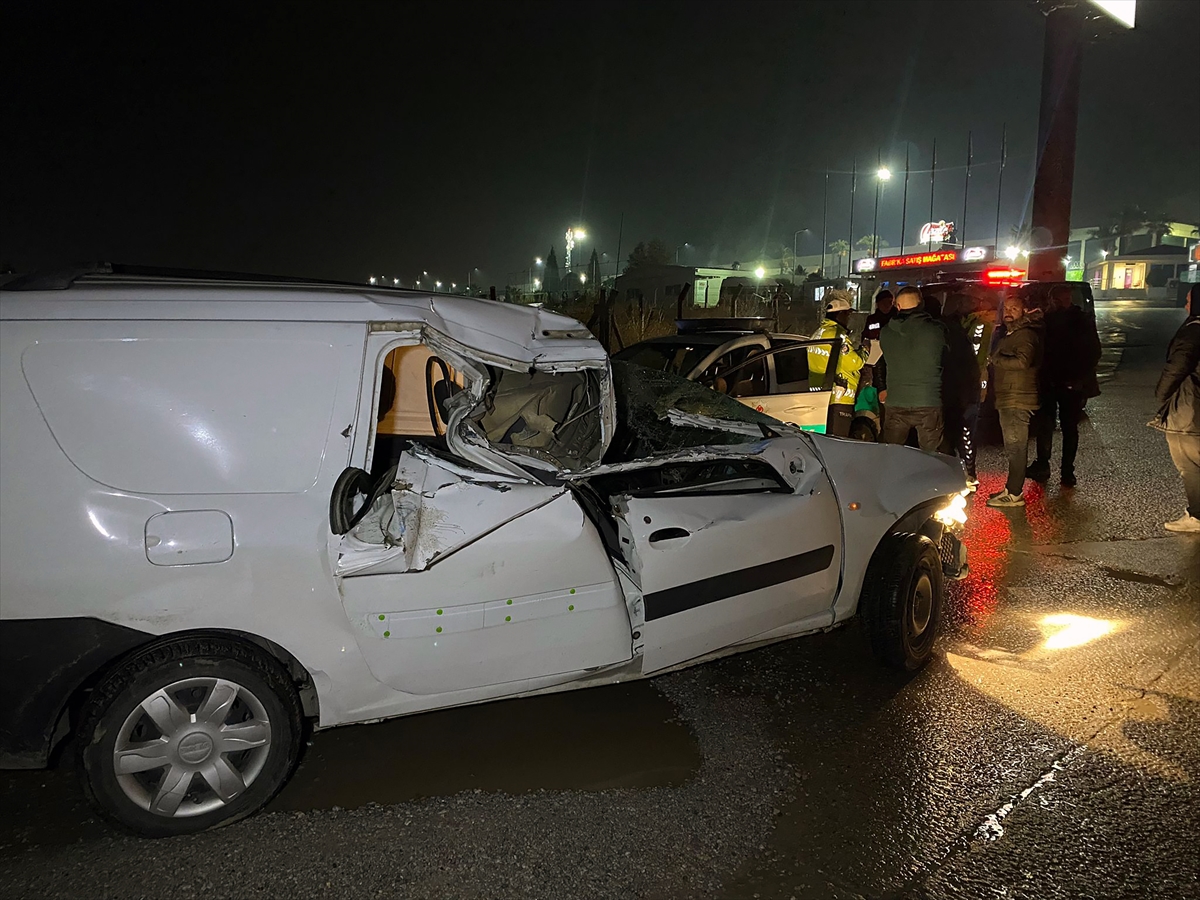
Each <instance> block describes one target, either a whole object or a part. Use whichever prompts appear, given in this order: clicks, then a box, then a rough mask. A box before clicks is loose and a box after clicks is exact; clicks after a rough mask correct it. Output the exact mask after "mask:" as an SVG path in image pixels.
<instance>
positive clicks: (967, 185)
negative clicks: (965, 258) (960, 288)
mask: <svg viewBox="0 0 1200 900" xmlns="http://www.w3.org/2000/svg"><path fill="white" fill-rule="evenodd" d="M974 156H975V153H974V149H973V147H972V144H971V132H969V131H968V132H967V175H966V180H965V181H964V182H963V216H962V231H961V232H959V234H960V237H959V241H958V242H959V244H961V245H962V246H963V247H965V246H967V197H968V195H970V193H971V161H972V159H973V157H974Z"/></svg>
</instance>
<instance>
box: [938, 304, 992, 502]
mask: <svg viewBox="0 0 1200 900" xmlns="http://www.w3.org/2000/svg"><path fill="white" fill-rule="evenodd" d="M973 307H974V303H973V301H972V299H971V298H970V297H968V296H967V295H966V294H962V293H959V294H952V295H951V296H950V297H949V298H948V299H947V300H946V304H945V306H943V307H942V320H941V321H942V325H944V326H945V328H946V367H945V369H944V371H943V372H942V405H943V408H944V411H945V419H946V435H945V437H944V438H943V439H942V451H943V452H944V453H949V454H954V455H956V456H958V458H959V459H961V460H962V464H963V469H965V470H966V473H967V482H968V484H969V485H972V486H975V485H978V483H979V481H978V479H977V478H976V477H975V426H976V423H977V422H978V420H979V400H980V387H981V385H982V384H983V379H982V377H981V375H980V368H979V356H978V353H977V351H976V349H975V346H974V344H973V343H972V335H973V333H974V329H972V330H971V331H968V327H967V316H968V315H970V313H971V312H972V311H973Z"/></svg>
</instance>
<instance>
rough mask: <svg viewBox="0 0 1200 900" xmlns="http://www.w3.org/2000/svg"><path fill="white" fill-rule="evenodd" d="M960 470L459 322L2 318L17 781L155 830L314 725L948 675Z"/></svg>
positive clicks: (190, 300) (0, 650)
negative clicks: (660, 683) (694, 670)
mask: <svg viewBox="0 0 1200 900" xmlns="http://www.w3.org/2000/svg"><path fill="white" fill-rule="evenodd" d="M965 488H966V484H965V480H964V476H963V472H962V469H961V467H960V465H959V464H958V463H957V461H955V460H952V459H949V458H946V457H939V456H935V455H931V454H925V453H921V452H919V451H916V450H911V449H908V448H904V447H893V446H877V445H871V444H864V443H859V442H849V441H840V440H837V439H833V438H826V437H823V436H814V435H807V434H804V433H802V432H801V431H799V430H798V429H794V428H790V427H788V426H785V425H782V424H780V423H779V422H776V421H775V420H773V419H770V418H768V417H766V416H764V415H762V414H760V413H757V412H756V411H754V410H752V409H749V408H747V407H746V406H744V405H742V404H740V403H738V402H737V401H736V400H731V399H729V398H726V397H723V396H721V395H718V394H716V393H713V392H711V391H708V390H707V389H705V388H703V387H701V386H699V385H695V384H692V383H690V382H687V381H685V380H683V379H679V378H675V377H674V376H671V375H669V374H666V373H662V372H652V371H651V370H648V369H643V368H641V367H638V366H633V365H630V364H627V363H610V361H609V359H608V357H607V356H606V354H605V353H604V350H603V348H602V347H601V346H600V345H599V344H598V343H597V342H596V341H595V340H594V339H593V338H592V336H591V335H590V334H588V332H587V331H586V330H585V329H584V328H583V326H581V325H580V324H579V323H578V322H576V321H574V320H572V319H568V318H565V317H563V316H560V315H556V314H554V313H551V312H548V311H545V310H539V309H532V308H527V307H521V306H514V305H509V304H504V303H496V302H492V301H486V300H476V299H468V298H462V297H454V296H448V295H440V294H439V295H432V296H431V295H428V294H422V293H417V292H410V291H399V290H385V289H375V288H365V287H359V286H350V285H327V284H313V283H302V282H287V281H281V280H255V279H252V278H229V277H224V278H212V277H208V278H206V277H199V276H195V275H180V274H170V273H158V274H154V273H147V272H145V271H144V270H143V271H139V272H136V273H135V272H133V271H132V270H121V269H119V268H114V267H103V268H102V269H100V270H98V271H91V272H87V273H81V272H74V273H67V274H64V275H55V276H27V277H25V278H21V279H17V280H16V281H13V282H11V283H9V284H8V285H5V286H4V287H3V288H2V289H0V675H2V676H3V680H4V684H5V691H4V693H3V695H0V764H3V765H6V766H17V767H39V766H44V765H46V764H47V762H48V760H49V757H50V754H51V751H52V749H53V748H54V746H55V745H56V743H58V742H59V741H61V740H62V739H64V738H65V737H67V736H68V735H71V736H73V737H74V739H75V740H76V741H77V745H78V748H79V749H78V754H77V756H78V759H79V768H80V775H81V777H82V779H83V783H84V785H85V789H86V792H87V794H88V796H89V798H90V799H91V800H92V801H93V802H94V804H95V805H96V807H97V808H98V809H99V810H100V811H101V812H103V813H104V814H105V815H107V816H108V817H109V818H110V819H112V820H113V821H115V822H118V823H120V824H122V825H123V826H125V827H127V828H130V829H132V830H134V831H136V832H138V833H141V834H145V835H152V836H158V835H171V834H179V833H184V832H190V831H196V830H200V829H204V828H210V827H213V826H216V825H219V824H223V823H227V822H230V821H233V820H235V819H238V818H240V817H243V816H246V815H248V814H250V813H252V812H254V811H255V810H256V809H259V808H260V807H262V806H263V804H265V803H266V802H267V801H268V800H269V799H270V798H271V797H272V796H273V795H274V793H275V792H276V791H278V790H279V788H280V787H281V786H282V785H283V783H284V782H285V781H286V780H287V778H288V777H289V775H290V773H291V771H292V769H293V767H294V765H295V763H296V760H297V758H298V754H299V748H300V746H301V744H302V735H303V729H304V727H305V725H306V723H311V724H312V725H313V726H314V727H317V728H328V727H331V726H336V725H341V724H346V723H352V722H365V721H369V720H377V719H381V718H386V717H390V716H397V715H404V714H408V713H415V712H420V711H423V710H429V709H436V708H442V707H449V706H455V705H460V704H466V703H475V702H480V701H485V700H490V699H494V698H499V697H512V696H518V695H527V694H534V693H539V692H544V691H552V690H563V689H568V688H572V687H583V686H588V685H595V684H605V683H612V682H617V681H623V680H628V679H631V678H638V677H643V676H647V675H653V674H657V673H660V672H663V671H667V670H669V669H673V668H678V667H680V666H683V665H687V664H691V663H694V662H699V661H703V660H705V659H711V658H713V657H716V656H720V655H722V654H726V653H730V652H736V651H737V650H741V649H747V648H749V647H753V646H757V645H761V644H763V643H766V642H769V641H774V640H779V639H782V638H786V637H791V636H794V635H798V634H803V633H807V632H812V631H816V630H820V629H824V628H829V627H831V626H833V625H835V624H837V623H839V622H841V621H844V620H846V619H848V618H849V617H851V616H853V615H854V614H855V613H859V612H861V614H862V615H863V617H864V619H865V624H866V631H867V633H868V634H869V636H870V639H871V643H872V645H873V647H874V649H875V651H876V652H877V653H878V654H879V656H880V657H881V658H882V659H883V660H885V661H886V662H889V663H892V664H894V665H898V666H901V667H905V668H909V669H914V668H916V667H918V666H920V665H922V664H923V663H924V662H925V661H926V660H927V659H928V658H929V655H930V653H931V652H932V646H933V639H934V636H935V634H936V633H937V626H938V621H939V615H940V609H941V603H942V590H943V580H944V578H948V577H949V578H954V577H961V576H962V575H963V574H965V572H966V557H965V550H964V549H963V547H962V544H961V542H960V540H959V534H960V526H961V523H962V521H964V519H965V515H964V509H965V501H964V499H963V493H962V492H963V491H964V490H965Z"/></svg>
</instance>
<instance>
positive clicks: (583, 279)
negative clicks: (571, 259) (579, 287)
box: [579, 272, 587, 284]
mask: <svg viewBox="0 0 1200 900" xmlns="http://www.w3.org/2000/svg"><path fill="white" fill-rule="evenodd" d="M579 283H580V284H587V273H586V272H580V273H579Z"/></svg>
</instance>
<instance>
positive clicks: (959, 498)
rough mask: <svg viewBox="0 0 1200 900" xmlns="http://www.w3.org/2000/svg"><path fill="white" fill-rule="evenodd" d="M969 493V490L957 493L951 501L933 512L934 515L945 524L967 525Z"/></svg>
mask: <svg viewBox="0 0 1200 900" xmlns="http://www.w3.org/2000/svg"><path fill="white" fill-rule="evenodd" d="M967 494H968V491H963V492H962V493H959V494H955V495H954V496H953V497H951V498H950V502H949V503H947V504H946V505H945V506H943V507H942V508H941V509H939V510H938V511H937V512H935V513H934V514H933V517H934V518H935V519H937V520H938V521H939V522H941V523H942V524H943V525H947V526H949V525H965V524H966V523H967Z"/></svg>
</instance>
